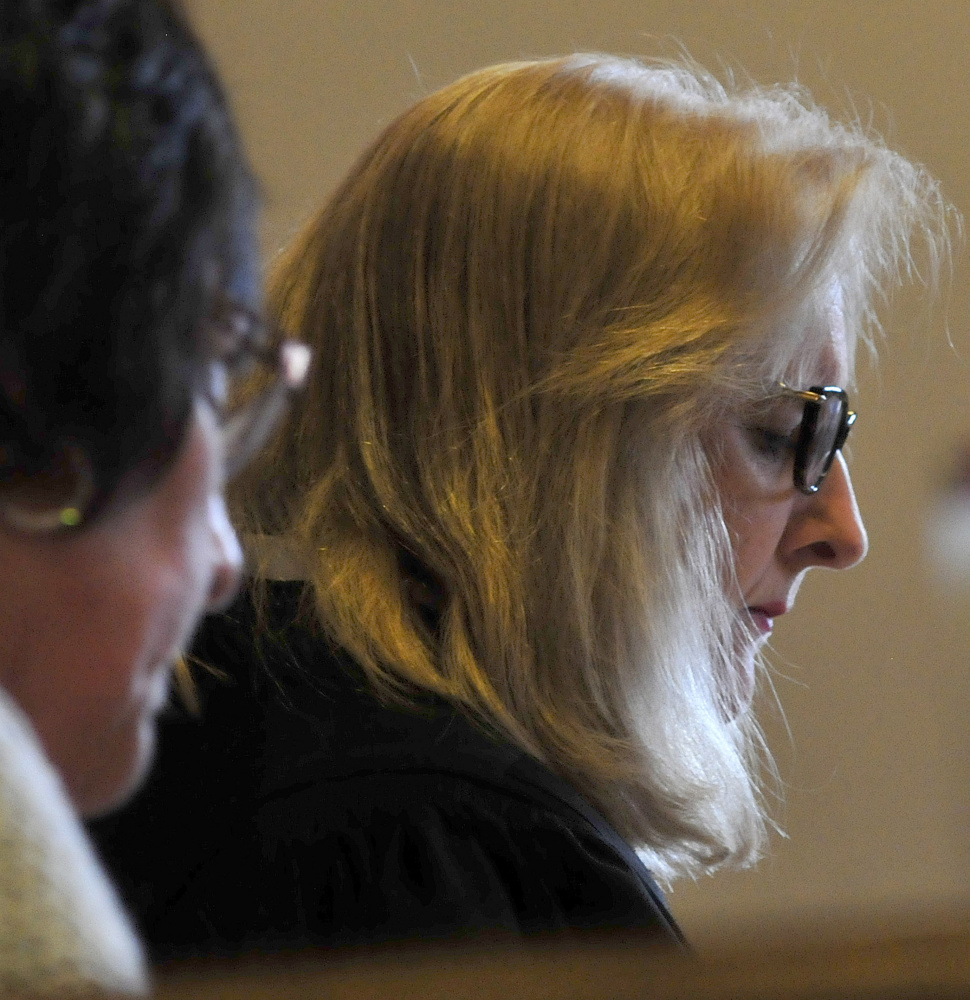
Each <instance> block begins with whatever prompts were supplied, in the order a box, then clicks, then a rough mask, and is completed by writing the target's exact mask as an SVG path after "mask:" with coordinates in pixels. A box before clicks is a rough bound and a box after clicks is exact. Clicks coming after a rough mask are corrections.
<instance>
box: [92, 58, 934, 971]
mask: <svg viewBox="0 0 970 1000" xmlns="http://www.w3.org/2000/svg"><path fill="white" fill-rule="evenodd" d="M944 216H945V208H944V206H943V205H942V202H941V200H940V198H939V195H938V192H937V189H936V186H935V184H934V182H933V181H932V180H931V179H930V178H929V177H928V176H927V175H926V174H925V172H923V171H922V170H921V169H920V168H918V167H915V166H913V165H912V164H910V163H908V162H907V161H905V160H904V159H903V158H901V157H900V156H898V155H896V154H895V153H893V152H891V151H889V150H887V149H886V148H885V147H884V146H883V145H882V144H881V143H879V142H878V141H876V140H873V139H872V138H870V137H868V136H866V135H865V134H863V132H862V131H861V130H860V129H858V128H856V127H854V126H849V125H842V124H838V123H835V122H833V121H831V120H830V119H829V118H828V117H827V116H826V115H825V113H824V112H822V111H821V110H819V109H818V108H816V107H814V106H812V105H811V104H810V103H809V102H808V101H807V99H806V98H805V97H804V95H802V94H801V93H799V92H798V91H796V90H785V89H782V88H777V89H772V90H767V91H764V90H758V89H755V88H751V89H747V90H745V89H738V90H734V91H732V90H728V89H726V88H725V87H723V86H722V85H720V84H719V83H718V82H716V81H715V80H714V79H713V78H712V77H710V76H709V75H707V74H706V73H704V72H703V71H701V70H699V69H698V68H697V67H695V66H693V65H688V64H686V63H684V64H672V63H666V62H665V63H656V64H644V63H640V62H635V61H630V60H625V59H619V58H612V57H608V56H598V55H577V56H572V57H569V58H565V59H554V60H547V61H537V62H526V63H518V64H509V65H501V66H495V67H492V68H489V69H485V70H482V71H480V72H477V73H473V74H471V75H470V76H467V77H465V78H464V79H462V80H459V81H458V82H457V83H454V84H452V85H451V86H448V87H445V88H444V89H443V90H441V91H439V92H437V93H435V94H432V95H430V96H428V97H426V98H425V99H424V100H422V101H420V102H419V103H418V104H417V105H415V106H414V107H413V108H411V109H410V110H409V111H407V112H406V113H405V114H403V115H402V116H401V117H400V118H399V119H398V120H397V121H395V122H394V123H392V124H391V125H390V126H389V127H388V128H387V129H386V130H385V132H384V133H383V134H382V135H381V136H380V137H379V138H378V140H377V141H376V142H375V143H374V145H373V146H372V147H371V148H370V149H369V150H368V151H367V152H366V153H365V154H364V156H363V157H362V159H361V160H360V161H359V162H358V164H357V165H356V167H355V168H354V169H353V171H352V172H351V174H350V176H349V177H348V178H347V180H346V181H345V182H344V183H343V184H342V185H341V187H340V188H339V189H338V190H337V192H336V193H335V195H334V196H333V197H332V198H331V199H330V200H329V202H328V204H327V205H326V207H325V208H324V209H323V211H322V212H321V214H320V215H319V216H318V217H317V218H316V219H315V220H313V221H312V222H311V223H310V225H309V226H308V227H307V228H306V230H305V231H304V232H303V234H302V235H301V236H300V237H299V238H298V239H297V240H296V241H295V243H294V244H293V245H292V246H291V247H290V248H289V250H288V251H287V252H286V253H285V255H284V256H283V257H282V258H281V259H280V261H279V263H278V264H277V267H276V270H275V279H274V281H273V284H272V294H271V297H272V300H273V302H274V304H275V307H276V310H277V318H278V321H279V323H280V325H281V327H282V328H284V329H285V330H287V331H289V332H291V333H294V334H298V335H299V336H300V337H301V338H303V339H305V340H308V341H309V342H311V343H312V344H313V345H314V347H315V353H316V356H317V357H318V358H321V359H326V360H325V362H323V363H321V364H318V366H317V367H316V369H315V370H314V371H313V373H312V374H311V378H310V385H309V388H308V391H307V392H306V394H305V396H303V397H302V398H301V399H300V400H299V402H298V404H297V406H296V408H295V409H294V411H293V412H292V413H291V415H290V417H289V420H288V422H287V424H286V426H285V430H284V432H283V433H282V434H280V435H279V436H278V437H277V438H276V440H275V444H274V445H273V446H272V447H271V448H270V449H269V450H268V451H267V452H265V454H263V455H262V457H261V458H259V459H258V460H257V462H256V463H255V464H254V465H253V466H252V467H251V469H250V471H249V473H248V474H247V475H246V477H245V479H244V480H243V481H242V484H241V489H240V492H239V495H238V503H237V513H238V517H239V520H240V526H241V527H243V529H244V530H246V531H248V532H249V533H250V534H251V536H253V541H254V548H255V550H256V551H257V553H258V554H259V555H260V559H261V570H262V573H261V575H262V577H263V579H262V580H260V581H258V582H257V583H256V584H255V586H254V591H253V595H254V596H251V597H250V598H249V599H247V602H246V603H245V604H244V605H243V606H240V607H239V608H237V609H236V612H235V613H234V614H232V615H230V616H229V617H227V618H226V619H224V620H223V621H222V622H219V623H215V624H213V625H211V626H210V627H209V628H208V629H207V631H206V633H205V635H204V637H203V641H202V643H201V645H200V647H199V648H198V649H197V655H198V656H199V657H200V658H201V659H203V660H204V661H206V662H207V663H209V664H212V665H214V666H216V667H218V668H219V670H220V671H222V672H224V673H227V674H229V675H230V677H231V678H233V679H234V681H235V685H236V686H235V689H233V688H232V687H230V686H227V685H226V684H225V679H224V677H222V678H219V677H215V676H212V677H207V676H205V675H203V676H202V677H201V679H200V683H201V684H202V688H203V695H204V699H205V701H206V705H205V713H204V724H203V725H202V726H201V727H199V726H197V725H191V724H189V725H185V724H183V725H181V726H179V725H175V726H173V728H172V732H171V733H170V734H169V744H168V748H167V756H165V755H164V754H163V764H165V766H164V767H163V769H162V771H161V773H160V774H158V775H157V776H156V778H155V784H154V786H153V788H152V790H151V791H150V793H149V795H148V797H147V798H146V799H144V800H143V802H142V803H141V804H140V806H138V807H137V808H136V810H135V811H134V812H133V813H131V814H129V816H128V817H126V818H123V819H122V820H121V821H120V823H118V824H116V825H115V826H114V827H113V828H109V829H105V830H103V831H102V844H103V845H104V846H105V849H106V851H107V852H108V854H109V856H111V857H112V858H113V865H114V869H115V872H116V874H117V875H118V876H119V878H121V879H122V880H123V881H124V882H125V883H126V884H127V885H128V886H129V890H130V892H131V894H132V903H133V905H134V906H135V908H136V909H137V910H138V911H139V913H140V915H141V918H142V922H143V927H144V929H145V931H146V934H147V935H148V937H149V939H150V940H151V941H152V942H153V944H154V946H155V949H156V953H157V954H160V955H170V954H173V953H174V954H181V953H185V952H187V951H196V952H197V951H205V950H211V949H216V950H221V951H225V950H238V949H240V948H251V947H278V946H282V945H295V944H306V943H320V942H331V943H332V942H345V941H353V942H359V941H381V940H389V939H395V938H403V937H412V936H413V937H418V936H443V935H455V934H462V933H468V932H471V931H478V930H489V929H505V930H511V931H513V932H537V931H547V930H555V929H564V928H587V927H627V928H645V929H650V930H652V931H654V932H656V933H657V934H659V935H661V936H662V937H665V938H666V939H668V940H675V939H677V937H678V932H677V930H676V926H675V924H674V923H673V920H672V919H671V918H670V916H669V914H668V912H667V910H666V908H665V905H664V902H663V899H662V896H661V894H660V892H659V890H658V889H657V888H656V885H655V884H654V883H653V880H652V878H651V876H650V874H649V872H650V871H652V872H653V873H655V874H656V875H657V876H659V877H661V878H662V879H664V880H667V879H671V878H673V877H675V876H677V875H680V874H684V873H695V874H696V873H700V872H710V871H713V870H715V869H717V868H718V867H720V866H723V865H728V864H747V863H750V862H752V861H753V860H754V859H755V858H757V856H758V855H759V853H760V852H761V851H762V849H763V845H764V839H765V825H766V816H765V807H764V806H765V803H764V797H763V793H762V787H761V778H760V777H759V758H763V757H764V748H763V746H762V744H761V742H760V739H759V736H758V729H757V726H756V724H755V720H754V718H753V717H752V714H751V712H750V710H749V705H750V703H751V699H752V694H753V690H754V686H755V677H756V663H757V662H758V659H759V650H760V648H761V646H762V645H763V644H764V642H765V640H766V639H767V637H768V636H769V635H770V633H771V630H772V625H773V620H774V619H775V618H777V617H778V616H779V615H781V614H784V613H785V612H787V611H788V610H790V609H791V606H792V604H793V601H794V598H795V594H796V592H797V590H798V586H799V584H800V582H801V580H802V578H803V577H804V574H805V572H806V570H808V569H809V568H811V567H813V566H822V567H828V568H832V569H844V568H847V567H850V566H852V565H854V564H855V563H857V562H858V561H859V560H860V559H861V558H862V557H863V556H864V554H865V551H866V544H867V542H866V536H865V532H864V529H863V526H862V523H861V520H860V516H859V513H858V509H857V507H856V502H855V497H854V495H853V491H852V487H851V483H850V480H849V475H848V471H847V467H846V463H845V460H844V458H843V457H842V455H841V453H840V451H841V448H842V445H843V444H844V442H845V438H846V434H847V433H848V431H849V428H850V427H851V425H852V422H853V420H854V419H855V415H854V414H853V413H852V412H851V410H850V408H849V402H848V397H847V394H846V392H845V391H844V389H843V388H841V386H844V385H846V384H847V383H848V382H850V381H851V378H852V372H853V359H854V354H855V348H856V344H857V342H858V340H859V339H860V337H864V336H867V333H866V331H870V330H871V329H872V328H873V326H874V324H875V317H874V313H873V303H874V302H875V301H878V300H879V299H880V298H881V297H882V296H883V294H884V292H885V291H886V289H887V288H888V287H889V286H890V285H891V284H893V283H894V282H895V281H896V280H897V279H898V277H899V276H900V275H901V274H903V273H905V272H906V271H907V270H909V269H910V268H911V267H912V257H911V251H910V247H911V244H912V242H913V240H914V238H915V239H917V240H919V241H920V242H922V243H924V244H925V248H926V249H927V250H928V260H929V266H930V269H932V268H933V267H934V266H935V264H936V263H937V262H938V259H939V257H940V256H941V255H942V254H943V253H945V248H946V236H945V231H946V230H945V218H944ZM281 578H282V579H283V580H288V581H289V582H280V579H281ZM274 579H275V581H276V582H269V581H270V580H274ZM254 630H255V634H256V636H257V638H256V641H255V644H254V642H253V635H254ZM253 734H255V735H253ZM200 744H201V747H200ZM221 747H225V749H220V748H221ZM200 752H205V753H206V757H205V760H206V761H207V765H206V770H205V773H204V774H202V775H200V776H198V777H191V776H189V775H187V772H192V771H193V770H198V769H197V768H196V767H195V764H194V761H195V760H197V759H198V758H197V755H198V754H199V753H200ZM166 762H167V763H166ZM186 785H188V788H186ZM178 797H181V803H180V802H179V800H178ZM146 817H147V818H148V819H149V820H150V823H149V824H146ZM148 825H151V826H153V828H154V829H155V830H156V831H157V833H156V836H158V837H159V839H160V840H164V841H165V845H164V847H162V848H161V849H160V853H159V852H156V851H146V850H145V844H144V841H140V842H139V848H138V850H139V852H140V853H144V854H145V855H146V856H151V857H152V859H153V861H152V863H153V865H155V866H157V867H162V868H168V869H170V870H171V872H172V876H171V880H170V886H169V890H170V891H168V892H167V893H165V892H161V893H160V892H159V891H158V887H157V885H156V886H155V887H154V892H153V894H152V897H151V898H147V897H144V896H141V897H140V896H139V892H138V885H139V878H138V874H137V862H136V861H135V860H134V859H133V858H131V857H126V856H125V853H124V848H125V844H126V843H133V842H134V837H133V834H132V829H133V828H143V827H146V826H148ZM119 831H120V832H119ZM122 834H123V835H122ZM160 854H161V857H162V858H164V859H165V860H164V862H162V861H160ZM645 866H646V867H645Z"/></svg>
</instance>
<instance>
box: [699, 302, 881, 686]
mask: <svg viewBox="0 0 970 1000" xmlns="http://www.w3.org/2000/svg"><path fill="white" fill-rule="evenodd" d="M824 322H825V323H826V325H827V327H828V329H827V331H826V334H827V341H826V345H825V349H824V350H823V352H822V356H821V359H820V363H819V366H818V371H817V372H813V373H812V376H813V379H814V380H813V381H812V383H811V384H812V385H843V384H845V382H846V380H847V378H848V374H849V373H848V361H847V355H846V342H845V324H844V320H843V317H842V313H841V310H840V309H838V308H837V307H834V306H833V307H832V308H831V309H830V310H829V312H828V313H827V316H826V319H825V320H824ZM796 388H800V389H801V388H808V387H807V386H796ZM804 405H805V404H804V403H802V402H801V401H800V400H797V399H792V398H788V397H784V396H779V398H778V399H777V401H770V402H769V403H768V404H767V405H766V408H765V409H764V411H763V412H760V413H759V414H758V416H757V418H756V419H754V420H751V419H749V418H744V419H741V418H739V419H738V420H736V421H731V420H727V421H724V422H723V423H722V424H721V425H720V426H719V427H718V428H717V430H716V431H715V434H714V440H713V444H714V448H713V449H712V454H713V455H715V456H716V458H715V481H716V485H717V488H718V490H719V494H720V497H721V503H722V507H723V510H724V518H725V521H726V524H727V528H728V531H729V533H730V536H731V541H732V544H733V553H734V570H735V578H736V587H732V596H733V597H734V599H735V600H736V601H737V605H738V607H737V611H738V621H739V633H738V639H737V648H738V669H739V671H740V672H741V674H742V677H741V680H742V685H743V688H744V690H745V691H747V692H748V693H749V696H750V694H751V693H753V689H754V658H755V653H756V652H757V650H758V648H759V647H760V646H761V645H762V644H763V643H764V642H766V641H767V639H768V638H769V636H770V635H771V632H772V629H773V627H774V620H775V619H776V618H777V617H778V616H780V615H783V614H786V613H787V612H788V611H790V610H791V609H792V607H793V605H794V602H795V596H796V594H797V593H798V588H799V586H800V585H801V582H802V579H803V578H804V576H805V573H806V572H807V571H808V570H809V569H811V568H812V567H813V566H823V567H828V568H830V569H847V568H849V567H850V566H854V565H856V563H858V562H859V561H860V560H862V559H863V558H864V556H865V554H866V549H867V546H868V541H867V538H866V532H865V528H864V526H863V524H862V519H861V517H860V515H859V508H858V506H857V505H856V499H855V494H854V492H853V489H852V482H851V480H850V478H849V471H848V467H847V465H846V462H845V459H844V457H843V456H842V454H841V453H838V454H836V456H835V460H834V462H833V464H832V467H831V469H830V471H829V473H828V476H827V477H826V479H825V480H824V482H823V483H822V485H821V487H820V488H819V490H818V492H817V493H813V494H810V495H806V494H805V493H802V492H801V491H799V490H798V489H796V487H795V483H794V442H795V440H797V432H798V429H799V426H800V424H801V420H802V414H803V411H804Z"/></svg>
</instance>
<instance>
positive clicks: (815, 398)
mask: <svg viewBox="0 0 970 1000" xmlns="http://www.w3.org/2000/svg"><path fill="white" fill-rule="evenodd" d="M779 385H780V386H781V389H782V394H783V395H785V396H789V397H791V398H793V399H800V400H802V401H803V402H804V404H805V410H804V412H803V413H802V422H801V424H800V426H799V428H798V439H797V441H796V443H795V487H796V488H797V489H799V490H800V491H801V492H802V493H806V494H809V495H810V494H812V493H817V492H818V489H819V487H820V486H821V485H822V483H823V482H824V480H825V477H826V475H828V471H829V469H831V468H832V463H833V462H834V461H835V454H836V452H838V451H840V450H841V449H842V448H843V447H844V446H845V439H846V438H847V437H848V436H849V429H850V428H851V427H852V425H853V424H854V423H855V421H856V414H855V412H854V411H853V410H850V409H849V397H848V394H847V393H846V392H845V390H844V389H840V388H839V387H838V386H836V385H824V386H822V385H813V386H812V387H811V388H809V389H793V388H792V387H791V386H788V385H785V383H784V382H779Z"/></svg>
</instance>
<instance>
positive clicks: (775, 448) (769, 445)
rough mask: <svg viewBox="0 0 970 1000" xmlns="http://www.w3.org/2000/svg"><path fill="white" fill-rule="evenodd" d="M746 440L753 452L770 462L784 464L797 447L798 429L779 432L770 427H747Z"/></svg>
mask: <svg viewBox="0 0 970 1000" xmlns="http://www.w3.org/2000/svg"><path fill="white" fill-rule="evenodd" d="M748 438H749V439H750V441H751V444H752V445H753V446H754V449H755V451H756V452H757V453H758V455H760V456H761V457H762V458H764V459H766V460H768V461H770V462H786V461H788V460H789V459H790V458H791V457H792V456H793V455H794V454H795V448H796V446H797V445H798V428H797V427H796V428H795V429H794V430H791V431H779V430H774V429H772V428H770V427H749V428H748Z"/></svg>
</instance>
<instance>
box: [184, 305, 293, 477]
mask: <svg viewBox="0 0 970 1000" xmlns="http://www.w3.org/2000/svg"><path fill="white" fill-rule="evenodd" d="M207 327H208V331H209V334H210V337H211V338H212V342H211V357H210V362H213V363H221V364H223V365H225V367H226V374H227V376H228V380H229V382H230V383H231V381H232V379H233V377H234V376H238V374H239V372H240V369H249V368H251V366H253V365H258V366H260V367H261V368H262V375H261V376H260V375H255V376H254V377H255V378H257V379H258V380H259V381H261V382H262V383H263V385H262V386H261V388H260V389H259V391H258V392H256V393H255V394H254V395H251V396H249V397H248V398H244V399H243V400H242V401H241V402H236V401H234V400H233V399H232V392H230V393H229V398H228V399H218V398H216V397H215V395H214V394H213V392H212V391H211V388H208V387H207V388H204V389H203V397H204V398H205V399H206V401H207V402H208V403H209V404H210V405H211V406H212V408H213V410H214V411H215V413H216V416H217V419H218V420H219V429H220V432H221V434H222V444H223V456H224V462H225V473H226V479H227V480H228V479H232V478H233V477H234V476H236V475H237V474H238V473H239V472H241V471H242V469H243V468H244V467H245V465H246V463H247V462H249V460H250V459H251V458H252V457H253V455H254V454H255V453H256V452H257V451H258V450H259V449H260V447H261V446H262V445H263V444H265V442H266V440H267V439H268V437H269V436H270V434H271V433H272V431H273V429H274V428H275V427H276V425H277V423H278V421H279V419H280V418H281V417H282V415H283V412H284V410H285V409H286V404H287V402H288V399H289V397H290V395H291V394H292V393H294V392H296V391H298V390H299V389H300V388H301V387H302V386H303V383H304V382H305V381H306V377H307V373H308V371H309V368H310V359H311V356H312V352H311V350H310V348H309V347H308V346H307V345H306V344H304V343H302V342H301V341H298V340H288V339H284V338H283V336H282V334H280V333H279V332H278V331H277V330H274V329H273V328H272V327H271V326H270V325H269V324H267V322H266V320H265V319H264V318H263V317H262V316H260V315H259V314H258V313H256V312H254V311H253V310H252V309H249V308H248V307H246V306H242V305H240V304H239V303H237V302H234V301H232V300H231V299H225V300H224V301H222V302H221V303H220V304H219V307H218V309H217V310H216V312H215V313H214V315H213V316H212V317H211V318H210V319H209V320H208V321H207ZM234 403H235V405H234Z"/></svg>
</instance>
